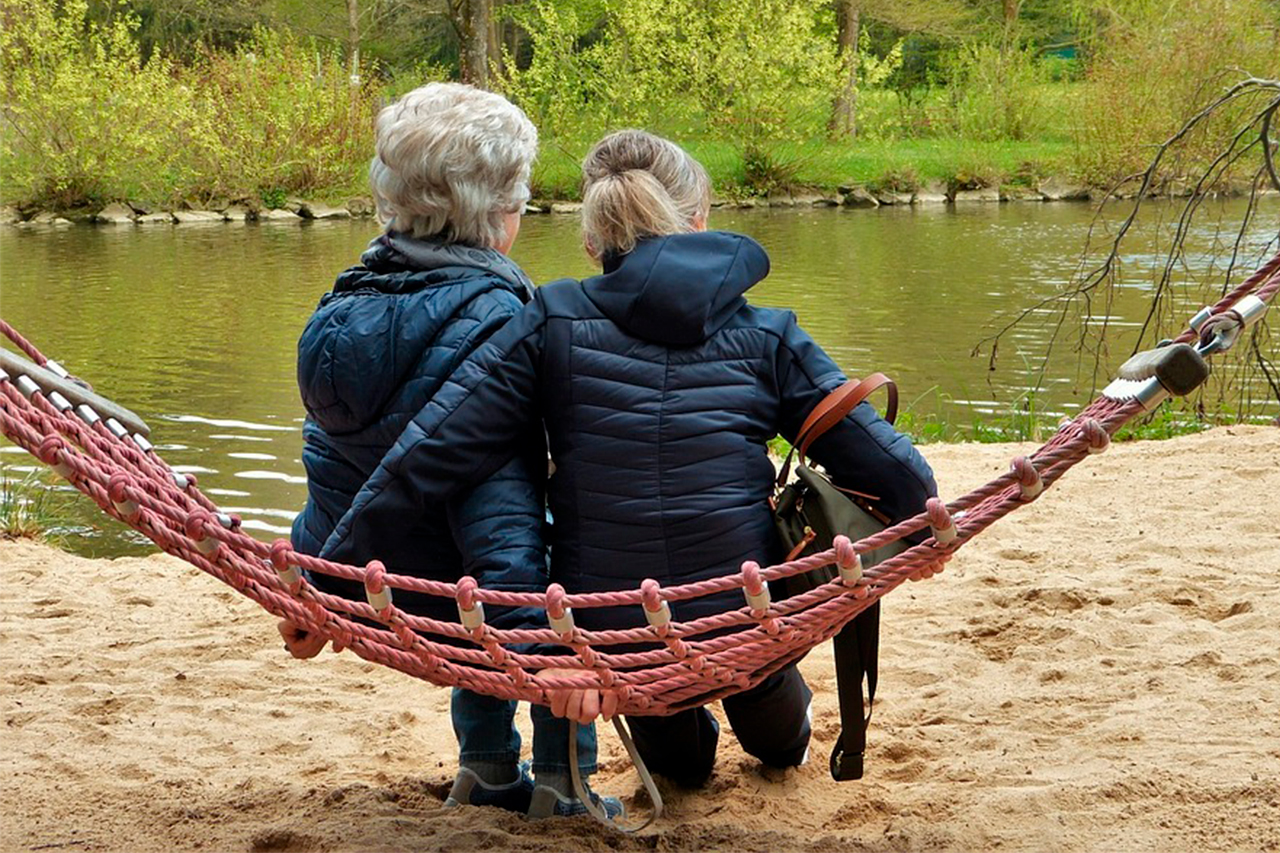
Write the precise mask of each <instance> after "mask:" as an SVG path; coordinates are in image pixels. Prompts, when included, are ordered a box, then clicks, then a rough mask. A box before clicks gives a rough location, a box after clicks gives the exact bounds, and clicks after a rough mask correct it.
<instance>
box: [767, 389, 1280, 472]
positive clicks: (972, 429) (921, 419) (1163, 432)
mask: <svg viewBox="0 0 1280 853" xmlns="http://www.w3.org/2000/svg"><path fill="white" fill-rule="evenodd" d="M1240 422H1241V419H1240V418H1239V416H1238V415H1237V414H1236V413H1235V412H1233V411H1230V410H1227V409H1223V410H1221V411H1219V412H1216V413H1214V414H1212V415H1203V416H1202V415H1201V414H1200V413H1198V412H1196V411H1192V410H1188V409H1185V408H1183V407H1181V406H1178V405H1176V404H1175V403H1173V402H1167V403H1165V404H1164V405H1162V406H1161V407H1160V408H1158V409H1156V410H1155V411H1154V412H1152V413H1151V414H1149V415H1147V416H1146V417H1144V418H1139V419H1137V420H1134V421H1131V422H1129V423H1128V424H1127V425H1125V426H1124V427H1121V428H1120V429H1119V430H1118V431H1117V432H1116V434H1115V440H1116V441H1164V440H1167V439H1170V438H1178V437H1179V436H1184V435H1195V434H1196V433H1200V432H1204V431H1205V430H1207V429H1211V428H1213V427H1215V426H1226V425H1230V424H1236V423H1240ZM1245 422H1246V423H1258V424H1263V423H1271V422H1272V421H1271V420H1270V419H1268V418H1257V419H1245ZM895 426H896V427H897V429H898V431H899V432H901V433H904V434H905V435H907V436H909V437H910V438H911V440H912V441H913V442H914V443H915V444H918V445H925V444H956V443H960V442H974V443H976V444H1003V443H1005V442H1029V441H1034V442H1045V441H1048V440H1049V438H1050V437H1051V436H1052V435H1053V433H1054V432H1055V431H1057V429H1058V421H1057V419H1056V418H1052V417H1049V416H1046V415H1041V414H1038V413H1037V412H1036V411H1035V409H1034V400H1028V401H1026V402H1025V403H1024V404H1023V408H1021V409H1015V410H1014V411H1011V412H1010V413H1009V414H1006V415H1004V416H1001V417H995V418H987V419H985V420H979V419H977V418H975V419H974V420H973V421H972V422H971V423H969V424H963V423H960V422H957V421H954V420H951V419H949V418H947V417H945V416H943V415H939V414H937V413H935V412H930V413H927V414H925V413H920V412H915V411H906V412H902V413H900V414H899V415H898V420H897V423H896V424H895ZM768 445H769V450H770V452H771V453H773V454H774V455H775V456H777V457H778V458H782V457H784V456H786V455H787V452H788V451H789V450H790V449H791V444H790V443H789V442H788V441H787V440H786V439H785V438H783V437H782V436H775V437H774V438H773V439H771V440H770V441H769V442H768Z"/></svg>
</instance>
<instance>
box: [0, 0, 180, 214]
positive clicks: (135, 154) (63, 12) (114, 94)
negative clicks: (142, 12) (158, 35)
mask: <svg viewBox="0 0 1280 853" xmlns="http://www.w3.org/2000/svg"><path fill="white" fill-rule="evenodd" d="M87 13H88V7H87V4H86V2H85V0H65V2H63V3H62V4H61V9H60V10H59V4H57V3H55V2H53V0H0V20H3V21H4V22H5V26H4V28H3V29H0V65H2V66H3V67H4V69H5V75H4V81H3V84H2V85H3V92H4V106H3V128H2V132H0V166H2V167H3V172H4V175H5V180H6V182H7V183H9V184H11V185H13V186H14V187H17V188H19V191H20V194H22V195H24V196H26V197H27V198H29V199H33V200H39V201H45V202H50V203H54V204H58V205H60V206H70V205H74V204H79V203H84V202H87V201H91V200H96V199H103V198H107V197H110V196H112V195H144V196H159V195H167V194H169V193H170V192H172V191H173V189H174V188H175V187H176V186H179V185H181V184H183V183H184V181H185V179H186V175H185V174H184V168H183V165H182V163H181V160H182V159H183V156H184V154H185V152H184V150H183V149H182V148H181V146H179V145H177V144H175V143H176V141H177V140H176V139H175V134H174V129H175V127H181V126H182V125H184V124H186V123H189V122H190V121H192V119H193V116H194V114H195V111H194V104H193V99H192V97H191V95H192V93H191V91H190V89H188V88H186V87H182V86H177V85H175V84H174V80H173V75H174V74H175V73H176V69H175V68H174V67H173V66H172V65H171V64H170V63H169V62H168V61H166V60H165V59H164V58H163V57H153V58H152V60H151V61H150V62H143V61H142V60H141V58H140V56H139V52H138V47H137V44H136V43H135V41H134V39H133V32H134V30H135V29H136V27H137V23H136V21H135V20H134V19H131V18H128V17H120V18H117V19H116V20H114V21H112V22H109V23H105V24H98V23H92V22H89V21H88V20H87Z"/></svg>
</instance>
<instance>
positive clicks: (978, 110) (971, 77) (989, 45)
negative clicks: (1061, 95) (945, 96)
mask: <svg viewBox="0 0 1280 853" xmlns="http://www.w3.org/2000/svg"><path fill="white" fill-rule="evenodd" d="M1044 80H1045V72H1044V69H1043V68H1042V66H1041V65H1040V63H1039V62H1038V61H1037V60H1036V53H1035V51H1034V49H1032V48H1029V47H1022V46H1019V45H1016V44H1013V43H1011V42H1009V41H1006V42H1005V43H1004V44H995V43H993V42H971V43H969V44H966V45H963V46H962V47H961V48H960V49H959V50H958V52H957V53H956V54H955V56H954V58H953V60H952V71H951V75H950V81H951V82H950V89H951V97H952V122H953V125H954V128H955V132H956V133H957V134H959V135H960V136H961V137H963V138H965V139H981V140H997V139H1012V140H1021V139H1029V138H1031V137H1032V136H1035V135H1037V134H1039V133H1041V132H1042V131H1043V130H1044V129H1045V128H1046V127H1047V126H1048V124H1049V115H1048V113H1047V111H1046V109H1045V103H1044V87H1043V85H1042V84H1043V82H1044Z"/></svg>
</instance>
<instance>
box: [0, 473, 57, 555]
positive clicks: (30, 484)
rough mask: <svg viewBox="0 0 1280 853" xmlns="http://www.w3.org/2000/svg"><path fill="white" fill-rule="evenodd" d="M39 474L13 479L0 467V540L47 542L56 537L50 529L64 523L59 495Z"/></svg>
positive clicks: (54, 529)
mask: <svg viewBox="0 0 1280 853" xmlns="http://www.w3.org/2000/svg"><path fill="white" fill-rule="evenodd" d="M42 474H44V472H40V471H32V472H30V473H28V474H26V475H24V476H23V477H21V478H16V479H15V478H14V477H12V476H11V475H10V473H9V472H8V471H6V470H5V469H3V468H0V539H31V540H35V541H37V542H50V541H54V540H56V539H57V536H56V534H55V532H54V531H56V530H57V529H58V528H60V527H65V526H66V525H65V520H66V517H65V504H64V502H63V500H62V496H61V495H59V494H58V493H57V492H55V491H53V490H52V489H50V488H49V484H48V482H47V481H46V479H45V476H47V475H45V476H42Z"/></svg>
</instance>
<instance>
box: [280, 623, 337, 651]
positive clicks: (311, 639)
mask: <svg viewBox="0 0 1280 853" xmlns="http://www.w3.org/2000/svg"><path fill="white" fill-rule="evenodd" d="M276 630H277V631H279V632H280V636H281V637H284V647H285V648H286V649H287V650H288V652H289V654H291V655H293V656H294V657H295V658H297V659H298V660H306V659H307V658H313V657H315V656H316V655H318V654H320V650H321V649H323V648H324V644H325V643H326V642H328V641H327V640H326V639H325V638H324V637H322V636H320V635H319V634H315V633H312V632H309V631H304V630H302V628H300V627H299V626H297V625H295V624H294V623H292V622H290V621H289V620H288V619H281V620H280V622H279V623H278V624H277V625H276Z"/></svg>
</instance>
